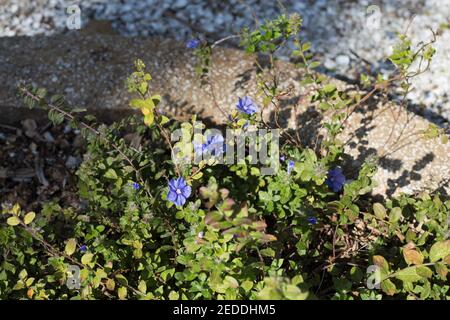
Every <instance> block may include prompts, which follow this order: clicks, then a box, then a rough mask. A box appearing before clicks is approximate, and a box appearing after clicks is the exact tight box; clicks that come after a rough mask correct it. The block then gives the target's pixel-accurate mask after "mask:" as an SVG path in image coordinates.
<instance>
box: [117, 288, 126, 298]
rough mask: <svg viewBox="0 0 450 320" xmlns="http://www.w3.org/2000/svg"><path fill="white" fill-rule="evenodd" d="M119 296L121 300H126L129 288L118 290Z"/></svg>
mask: <svg viewBox="0 0 450 320" xmlns="http://www.w3.org/2000/svg"><path fill="white" fill-rule="evenodd" d="M117 296H118V297H119V299H120V300H125V299H126V297H127V288H125V287H120V288H119V290H117Z"/></svg>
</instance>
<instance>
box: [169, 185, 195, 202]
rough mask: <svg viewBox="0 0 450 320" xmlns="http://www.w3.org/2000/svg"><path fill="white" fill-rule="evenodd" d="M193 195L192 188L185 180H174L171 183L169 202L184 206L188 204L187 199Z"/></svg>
mask: <svg viewBox="0 0 450 320" xmlns="http://www.w3.org/2000/svg"><path fill="white" fill-rule="evenodd" d="M190 195H191V187H190V186H188V185H187V184H186V181H185V180H184V179H183V178H177V179H172V180H170V181H169V193H168V194H167V200H169V201H171V202H173V203H175V205H177V206H182V205H184V204H185V203H186V199H187V198H189V196H190Z"/></svg>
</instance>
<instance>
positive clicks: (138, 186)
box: [131, 182, 141, 190]
mask: <svg viewBox="0 0 450 320" xmlns="http://www.w3.org/2000/svg"><path fill="white" fill-rule="evenodd" d="M131 186H132V187H133V189H134V190H139V188H140V187H141V186H140V185H139V183H137V182H133V183H132V184H131Z"/></svg>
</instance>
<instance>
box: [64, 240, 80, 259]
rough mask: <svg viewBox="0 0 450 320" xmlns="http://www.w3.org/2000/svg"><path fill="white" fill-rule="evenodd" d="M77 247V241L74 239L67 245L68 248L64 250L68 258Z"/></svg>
mask: <svg viewBox="0 0 450 320" xmlns="http://www.w3.org/2000/svg"><path fill="white" fill-rule="evenodd" d="M76 247H77V240H76V239H74V238H70V239H69V240H68V241H67V243H66V248H65V249H64V251H65V252H66V254H67V255H68V256H71V255H72V254H73V253H74V252H75V249H76Z"/></svg>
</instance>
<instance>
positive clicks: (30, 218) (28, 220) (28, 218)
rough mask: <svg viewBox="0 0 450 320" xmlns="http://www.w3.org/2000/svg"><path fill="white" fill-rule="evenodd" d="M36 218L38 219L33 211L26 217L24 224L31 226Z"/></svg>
mask: <svg viewBox="0 0 450 320" xmlns="http://www.w3.org/2000/svg"><path fill="white" fill-rule="evenodd" d="M35 217H36V213H34V212H33V211H31V212H28V213H27V214H26V215H25V217H24V218H23V222H24V223H25V224H30V223H31V222H32V221H33V220H34V218H35Z"/></svg>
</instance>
